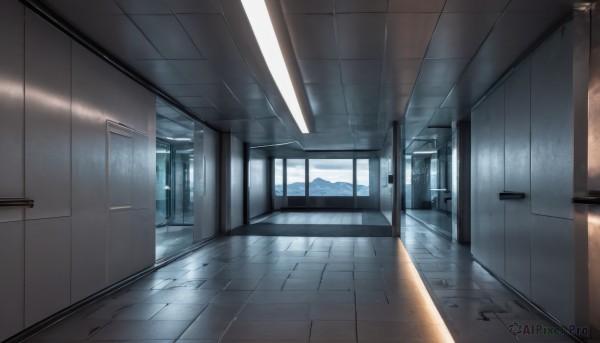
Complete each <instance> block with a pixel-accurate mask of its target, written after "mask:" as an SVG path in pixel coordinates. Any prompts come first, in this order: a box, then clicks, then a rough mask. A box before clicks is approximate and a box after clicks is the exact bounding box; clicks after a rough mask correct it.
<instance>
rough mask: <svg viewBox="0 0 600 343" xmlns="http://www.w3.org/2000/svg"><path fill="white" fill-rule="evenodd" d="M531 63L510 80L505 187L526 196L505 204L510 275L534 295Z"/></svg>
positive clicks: (512, 281) (509, 278)
mask: <svg viewBox="0 0 600 343" xmlns="http://www.w3.org/2000/svg"><path fill="white" fill-rule="evenodd" d="M530 71H531V68H530V63H529V61H528V62H526V63H525V64H523V65H522V66H521V67H520V68H519V70H518V71H517V72H516V73H515V75H513V76H512V77H511V78H510V79H509V80H507V81H506V98H505V100H506V104H505V106H506V114H505V134H506V140H505V142H504V154H505V156H506V161H505V168H504V178H505V185H504V190H505V191H510V192H523V193H525V199H519V200H509V201H506V202H505V204H504V214H505V217H504V220H505V235H506V236H505V238H506V239H505V249H506V276H505V279H506V281H507V282H508V283H510V284H511V285H512V286H513V287H515V288H516V289H518V290H519V291H520V292H521V293H523V294H525V295H526V296H527V297H530V296H531V282H530V281H531V280H530V275H531V263H530V262H531V227H532V219H533V218H532V216H531V180H530V175H531V171H530V162H531V156H530V153H531V140H530V126H531V125H530Z"/></svg>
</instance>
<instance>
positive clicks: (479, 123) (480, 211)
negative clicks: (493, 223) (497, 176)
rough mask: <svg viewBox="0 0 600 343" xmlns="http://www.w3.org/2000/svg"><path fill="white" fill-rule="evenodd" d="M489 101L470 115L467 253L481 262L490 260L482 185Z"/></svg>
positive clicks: (486, 200) (487, 168) (486, 170)
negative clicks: (469, 249) (469, 208)
mask: <svg viewBox="0 0 600 343" xmlns="http://www.w3.org/2000/svg"><path fill="white" fill-rule="evenodd" d="M488 107H489V102H488V101H487V100H486V101H484V102H483V103H481V104H480V106H479V107H478V108H477V109H476V110H475V111H473V113H472V115H471V158H472V160H471V204H472V206H473V207H472V209H471V253H472V254H473V256H474V257H475V258H476V259H477V260H478V261H479V262H481V263H482V264H484V265H486V266H488V265H489V263H490V240H489V227H488V226H489V221H490V218H489V216H490V214H489V206H490V197H489V196H488V194H487V189H486V185H489V182H490V164H489V141H488V137H489V131H490V118H489V109H488Z"/></svg>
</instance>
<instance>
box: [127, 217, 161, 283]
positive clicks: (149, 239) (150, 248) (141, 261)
mask: <svg viewBox="0 0 600 343" xmlns="http://www.w3.org/2000/svg"><path fill="white" fill-rule="evenodd" d="M131 213H132V216H133V223H132V230H133V271H134V272H136V271H140V270H142V269H144V268H147V267H151V266H152V265H154V261H155V260H156V257H155V256H156V248H155V247H156V234H155V233H156V227H155V226H154V217H153V216H151V215H150V213H151V211H150V210H149V209H147V208H145V209H141V210H133V211H131Z"/></svg>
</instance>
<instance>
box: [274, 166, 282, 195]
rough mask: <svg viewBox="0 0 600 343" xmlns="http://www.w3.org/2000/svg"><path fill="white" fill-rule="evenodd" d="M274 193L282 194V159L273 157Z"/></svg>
mask: <svg viewBox="0 0 600 343" xmlns="http://www.w3.org/2000/svg"><path fill="white" fill-rule="evenodd" d="M275 195H278V196H283V160H282V159H281V158H276V159H275Z"/></svg>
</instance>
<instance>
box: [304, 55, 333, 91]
mask: <svg viewBox="0 0 600 343" xmlns="http://www.w3.org/2000/svg"><path fill="white" fill-rule="evenodd" d="M298 66H299V67H300V73H301V74H302V79H303V80H304V83H316V84H328V85H339V84H341V83H342V77H341V75H340V62H339V61H338V60H299V61H298Z"/></svg>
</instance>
